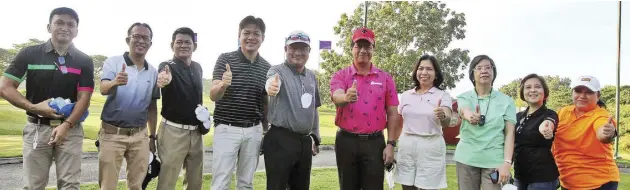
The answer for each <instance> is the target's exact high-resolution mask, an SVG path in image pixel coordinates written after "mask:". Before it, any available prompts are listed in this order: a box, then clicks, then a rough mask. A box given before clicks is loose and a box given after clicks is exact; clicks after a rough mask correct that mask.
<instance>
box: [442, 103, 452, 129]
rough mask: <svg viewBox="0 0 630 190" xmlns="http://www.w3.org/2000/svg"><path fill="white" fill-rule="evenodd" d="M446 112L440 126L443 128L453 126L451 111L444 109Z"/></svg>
mask: <svg viewBox="0 0 630 190" xmlns="http://www.w3.org/2000/svg"><path fill="white" fill-rule="evenodd" d="M442 109H443V110H444V117H445V119H444V120H440V125H441V126H442V127H449V126H451V110H450V109H448V108H442Z"/></svg>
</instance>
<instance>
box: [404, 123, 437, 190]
mask: <svg viewBox="0 0 630 190" xmlns="http://www.w3.org/2000/svg"><path fill="white" fill-rule="evenodd" d="M398 144H399V146H398V153H397V154H396V161H397V163H398V165H397V168H396V175H395V180H396V182H398V183H400V184H402V185H406V186H415V187H417V188H421V189H444V188H447V185H446V144H445V142H444V138H443V137H442V136H441V135H435V136H418V135H410V134H403V135H402V136H401V137H400V139H399V141H398Z"/></svg>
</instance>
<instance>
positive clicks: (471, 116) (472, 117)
mask: <svg viewBox="0 0 630 190" xmlns="http://www.w3.org/2000/svg"><path fill="white" fill-rule="evenodd" d="M480 118H481V114H480V111H479V105H477V106H476V107H475V112H471V111H468V110H466V111H465V112H464V118H463V119H465V120H468V122H469V123H470V124H473V125H477V124H478V123H479V119H480Z"/></svg>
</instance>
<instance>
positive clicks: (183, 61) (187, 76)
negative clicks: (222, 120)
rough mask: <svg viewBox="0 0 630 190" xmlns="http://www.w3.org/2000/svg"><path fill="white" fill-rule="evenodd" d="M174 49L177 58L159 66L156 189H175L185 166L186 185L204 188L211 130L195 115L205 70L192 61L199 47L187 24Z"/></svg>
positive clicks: (176, 36) (177, 32) (174, 41)
mask: <svg viewBox="0 0 630 190" xmlns="http://www.w3.org/2000/svg"><path fill="white" fill-rule="evenodd" d="M171 49H172V50H173V53H174V57H173V58H172V59H170V60H168V61H165V62H162V63H161V64H160V66H159V67H158V68H159V70H160V74H159V77H158V78H159V79H158V86H159V87H162V122H161V123H160V130H159V132H158V139H157V144H158V155H159V157H160V161H161V162H162V165H161V167H160V177H159V181H158V185H157V189H169V190H170V189H175V185H176V183H177V178H178V177H179V172H180V171H181V169H182V166H183V167H184V170H185V175H184V178H185V180H184V188H185V189H201V183H202V181H201V180H202V177H203V176H202V175H203V139H202V135H203V134H205V133H207V132H208V130H207V129H206V128H205V127H204V126H202V124H201V122H200V121H199V120H198V119H197V116H196V114H195V109H196V108H197V106H198V105H200V104H203V98H202V97H203V96H202V93H203V79H202V78H201V77H202V74H203V71H202V68H201V65H200V64H199V63H197V62H195V61H193V60H192V53H193V52H194V51H195V50H196V49H197V41H196V40H195V32H193V30H192V29H190V28H186V27H183V28H178V29H177V30H175V32H173V35H172V41H171ZM206 117H207V116H206ZM201 130H203V131H201Z"/></svg>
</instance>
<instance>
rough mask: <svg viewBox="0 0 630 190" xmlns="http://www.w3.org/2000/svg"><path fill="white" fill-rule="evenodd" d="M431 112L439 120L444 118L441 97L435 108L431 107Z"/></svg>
mask: <svg viewBox="0 0 630 190" xmlns="http://www.w3.org/2000/svg"><path fill="white" fill-rule="evenodd" d="M433 113H434V114H435V117H437V118H438V119H439V120H440V121H442V120H444V119H446V114H445V113H444V109H442V99H440V100H438V102H437V105H436V106H435V109H433Z"/></svg>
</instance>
